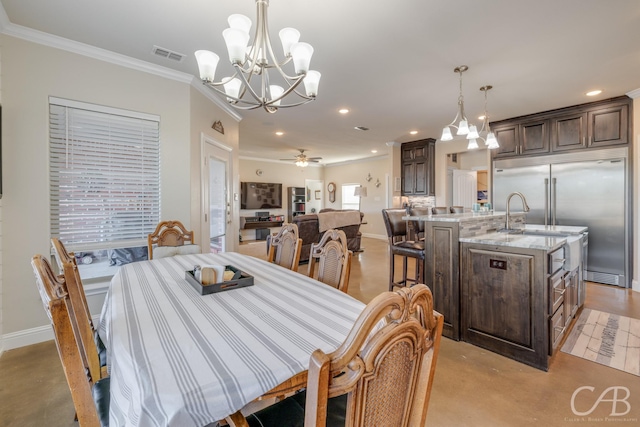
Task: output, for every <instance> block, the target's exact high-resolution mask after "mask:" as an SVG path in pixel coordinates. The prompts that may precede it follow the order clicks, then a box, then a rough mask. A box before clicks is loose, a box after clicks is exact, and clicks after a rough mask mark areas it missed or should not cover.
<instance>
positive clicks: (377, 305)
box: [228, 284, 444, 427]
mask: <svg viewBox="0 0 640 427" xmlns="http://www.w3.org/2000/svg"><path fill="white" fill-rule="evenodd" d="M443 321H444V318H443V316H442V315H441V314H440V313H438V312H436V311H434V310H433V296H432V294H431V291H430V290H429V288H428V287H427V286H425V285H423V284H419V285H415V286H413V287H411V288H401V289H399V290H397V291H395V292H384V293H382V294H380V295H378V296H377V297H375V298H374V299H373V300H372V301H371V302H370V303H369V304H367V306H366V307H365V309H364V311H363V312H362V313H361V314H360V316H359V317H358V319H357V320H356V323H355V324H354V326H353V328H352V329H351V331H350V332H349V335H348V336H347V338H346V340H345V341H344V342H343V343H342V345H340V347H338V349H337V350H336V351H334V352H332V353H329V354H326V353H324V352H322V351H321V350H316V351H314V352H313V354H312V355H311V360H310V363H309V373H308V380H307V388H306V399H305V398H304V395H302V396H303V397H300V396H301V394H298V395H294V396H292V397H289V398H287V399H285V400H283V401H281V402H278V403H276V404H275V405H272V406H271V407H268V408H266V409H264V410H263V411H259V412H257V413H255V414H252V415H250V416H248V417H247V418H246V420H245V419H244V417H242V416H241V415H240V413H239V412H238V413H236V414H233V415H232V416H230V417H229V418H228V420H230V421H231V422H230V425H232V426H236V427H240V426H249V427H254V426H261V427H275V426H282V425H290V426H293V425H302V422H300V421H299V418H300V417H304V427H320V426H322V427H325V426H327V425H344V426H345V427H364V426H394V427H413V426H424V425H425V420H426V417H427V410H428V406H429V397H430V395H431V388H432V384H433V378H434V374H435V369H436V361H437V358H438V353H439V349H440V339H441V337H442V326H443ZM296 406H301V407H303V408H304V411H302V410H295V408H296ZM329 419H330V420H331V422H330V423H328V422H327V421H328V420H329ZM284 421H286V422H287V423H286V424H285V423H284Z"/></svg>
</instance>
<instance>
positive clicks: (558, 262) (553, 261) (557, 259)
mask: <svg viewBox="0 0 640 427" xmlns="http://www.w3.org/2000/svg"><path fill="white" fill-rule="evenodd" d="M548 261H549V272H548V273H549V274H553V273H555V272H556V271H558V270H560V269H561V268H562V266H563V265H564V261H565V259H564V247H561V248H558V249H556V250H555V251H553V252H551V253H550V254H549V260H548Z"/></svg>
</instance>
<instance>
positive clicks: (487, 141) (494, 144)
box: [467, 85, 500, 150]
mask: <svg viewBox="0 0 640 427" xmlns="http://www.w3.org/2000/svg"><path fill="white" fill-rule="evenodd" d="M491 89H493V86H491V85H486V86H482V87H481V88H480V90H481V91H483V92H484V118H483V119H482V128H481V129H480V132H477V131H476V129H475V126H472V127H473V129H470V131H469V134H471V133H472V131H473V132H475V133H476V135H477V136H476V137H474V138H473V139H470V140H469V146H467V148H478V142H477V141H476V138H477V139H481V140H483V141H484V145H486V146H487V148H489V149H490V150H493V149H494V148H498V147H500V145H499V144H498V139H497V138H496V136H495V134H494V133H493V132H491V128H490V127H489V114H488V113H487V92H489V91H490V90H491ZM485 127H486V128H487V137H486V138H483V137H481V136H480V135H479V134H481V133H482V132H483V131H484V129H485ZM467 138H468V137H467ZM472 141H473V144H472ZM472 145H475V146H474V147H472Z"/></svg>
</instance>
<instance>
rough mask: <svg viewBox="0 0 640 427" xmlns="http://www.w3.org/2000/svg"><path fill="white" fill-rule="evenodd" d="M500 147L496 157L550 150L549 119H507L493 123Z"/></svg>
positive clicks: (539, 152) (495, 154) (540, 152)
mask: <svg viewBox="0 0 640 427" xmlns="http://www.w3.org/2000/svg"><path fill="white" fill-rule="evenodd" d="M492 130H493V132H494V133H495V135H496V138H497V139H498V144H500V147H499V148H497V149H496V152H495V153H494V156H495V157H511V156H519V155H528V154H544V153H548V152H549V121H548V120H545V119H533V120H521V121H511V120H509V121H505V122H500V123H498V124H496V125H495V126H493V125H492Z"/></svg>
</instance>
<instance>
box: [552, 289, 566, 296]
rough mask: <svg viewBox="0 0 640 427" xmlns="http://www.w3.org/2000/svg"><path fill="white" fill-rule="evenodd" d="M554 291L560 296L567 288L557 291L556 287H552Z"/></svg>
mask: <svg viewBox="0 0 640 427" xmlns="http://www.w3.org/2000/svg"><path fill="white" fill-rule="evenodd" d="M554 292H555V293H556V294H560V296H562V295H564V293H565V292H567V289H566V288H565V289H563V290H561V291H559V290H558V289H554Z"/></svg>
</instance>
